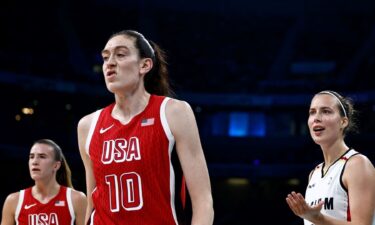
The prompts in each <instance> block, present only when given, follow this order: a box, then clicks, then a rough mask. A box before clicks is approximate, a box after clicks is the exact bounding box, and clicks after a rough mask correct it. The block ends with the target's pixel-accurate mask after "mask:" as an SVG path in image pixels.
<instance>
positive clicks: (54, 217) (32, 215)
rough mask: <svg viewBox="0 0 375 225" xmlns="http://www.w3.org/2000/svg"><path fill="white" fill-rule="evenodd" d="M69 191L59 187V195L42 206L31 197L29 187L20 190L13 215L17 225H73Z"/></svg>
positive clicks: (73, 216)
mask: <svg viewBox="0 0 375 225" xmlns="http://www.w3.org/2000/svg"><path fill="white" fill-rule="evenodd" d="M71 191H72V189H71V188H67V187H64V186H60V191H59V193H58V194H57V195H56V196H55V197H54V198H52V199H51V200H50V201H49V202H48V203H45V204H43V203H41V202H39V201H38V200H37V199H35V198H34V197H33V195H32V193H31V187H30V188H27V189H25V190H21V191H20V195H19V200H18V204H17V208H16V215H15V220H16V223H17V225H73V224H74V220H75V215H74V210H73V203H72V199H71Z"/></svg>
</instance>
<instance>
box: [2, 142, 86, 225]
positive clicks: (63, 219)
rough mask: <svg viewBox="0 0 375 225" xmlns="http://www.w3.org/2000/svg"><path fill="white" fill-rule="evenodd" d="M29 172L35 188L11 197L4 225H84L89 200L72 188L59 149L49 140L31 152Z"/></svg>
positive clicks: (69, 174)
mask: <svg viewBox="0 0 375 225" xmlns="http://www.w3.org/2000/svg"><path fill="white" fill-rule="evenodd" d="M29 170H30V176H31V178H32V179H33V180H34V181H35V185H34V186H32V187H30V188H27V189H24V190H21V191H19V192H15V193H12V194H10V195H8V197H7V198H6V200H5V203H4V206H3V215H2V219H1V225H14V224H17V225H39V224H49V225H52V224H55V225H73V224H74V222H75V224H76V225H83V224H84V217H85V210H86V202H87V200H86V196H85V195H84V194H83V193H82V192H78V191H76V190H74V189H73V188H72V181H71V172H70V169H69V166H68V164H67V162H66V160H65V157H64V155H63V153H62V151H61V149H60V147H59V146H58V145H57V144H56V143H55V142H53V141H52V140H49V139H41V140H38V141H36V142H35V143H34V145H33V146H32V147H31V150H30V155H29Z"/></svg>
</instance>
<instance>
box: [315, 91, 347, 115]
mask: <svg viewBox="0 0 375 225" xmlns="http://www.w3.org/2000/svg"><path fill="white" fill-rule="evenodd" d="M319 94H329V95H332V96H333V97H335V98H336V99H337V101H338V102H339V103H340V105H341V109H342V111H343V112H344V116H345V117H348V116H347V115H346V110H345V108H344V105H343V104H342V102H341V100H340V99H339V97H337V96H336V95H335V94H333V93H332V92H330V91H321V92H319Z"/></svg>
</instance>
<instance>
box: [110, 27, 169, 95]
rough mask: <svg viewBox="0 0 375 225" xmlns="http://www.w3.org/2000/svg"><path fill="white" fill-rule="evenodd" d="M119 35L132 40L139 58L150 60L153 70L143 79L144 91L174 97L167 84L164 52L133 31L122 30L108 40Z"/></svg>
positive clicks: (167, 75)
mask: <svg viewBox="0 0 375 225" xmlns="http://www.w3.org/2000/svg"><path fill="white" fill-rule="evenodd" d="M119 35H124V36H128V37H132V38H134V39H135V43H134V45H135V47H136V49H138V52H139V57H140V58H151V59H152V62H153V68H152V69H151V70H150V71H149V72H148V73H147V74H146V75H145V77H144V84H145V88H146V91H147V92H149V93H151V94H155V95H164V96H172V95H174V93H173V91H172V90H171V87H170V83H169V74H168V68H167V65H168V63H167V61H166V54H165V52H164V51H163V50H162V49H161V48H160V47H159V46H158V45H157V44H156V43H154V42H153V41H148V40H147V39H146V38H145V37H144V36H143V35H142V34H141V33H139V32H137V31H134V30H122V31H120V32H117V33H115V34H113V35H111V37H110V38H109V39H111V38H113V37H115V36H119Z"/></svg>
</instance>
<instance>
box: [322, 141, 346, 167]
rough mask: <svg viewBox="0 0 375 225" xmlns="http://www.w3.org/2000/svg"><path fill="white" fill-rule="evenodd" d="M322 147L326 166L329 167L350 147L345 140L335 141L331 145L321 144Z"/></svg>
mask: <svg viewBox="0 0 375 225" xmlns="http://www.w3.org/2000/svg"><path fill="white" fill-rule="evenodd" d="M321 148H322V151H323V156H324V164H325V168H328V167H329V166H330V165H331V164H332V163H334V162H335V161H336V160H337V159H338V158H339V157H341V156H342V155H343V154H344V153H345V152H346V151H347V150H348V149H349V148H348V146H347V145H346V144H345V143H344V142H343V141H340V142H338V143H334V144H333V145H331V146H321Z"/></svg>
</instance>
